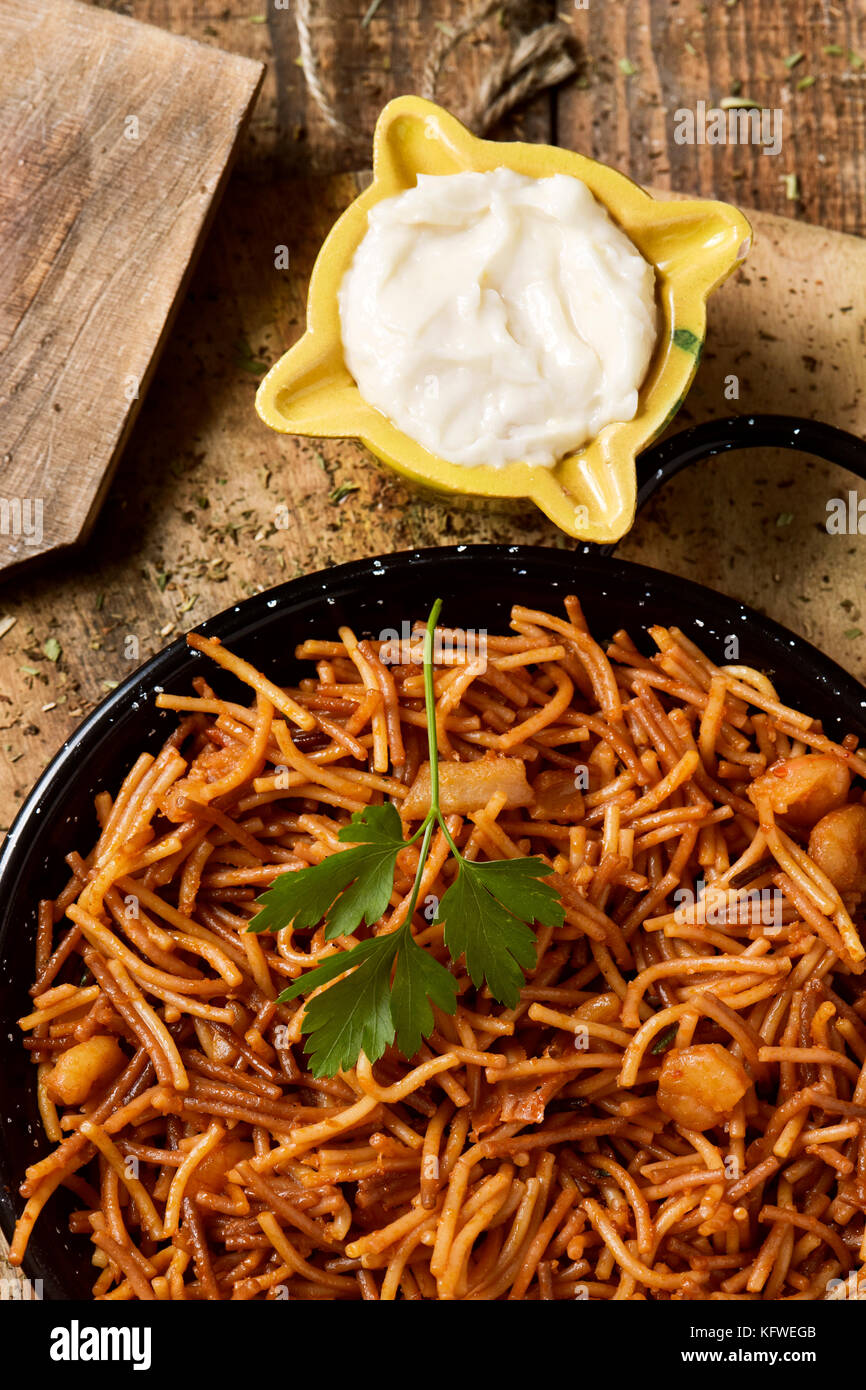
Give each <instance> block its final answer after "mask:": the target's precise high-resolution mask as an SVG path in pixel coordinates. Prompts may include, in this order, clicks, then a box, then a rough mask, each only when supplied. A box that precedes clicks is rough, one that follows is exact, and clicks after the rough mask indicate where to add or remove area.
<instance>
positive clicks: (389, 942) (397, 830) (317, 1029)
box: [248, 599, 564, 1077]
mask: <svg viewBox="0 0 866 1390" xmlns="http://www.w3.org/2000/svg"><path fill="white" fill-rule="evenodd" d="M441 608H442V600H441V599H437V600H436V602H435V603H434V605H433V608H432V610H431V612H430V617H429V618H428V620H427V627H426V631H425V634H424V653H423V668H424V704H425V709H426V714H427V741H428V745H429V753H430V809H429V811H428V812H427V815H426V816H425V818H424V820H423V821H422V823H421V825H420V826H419V827H418V829H417V830H416V832H415V834H414V835H413V836H412V837H411V838H410V839H408V840H404V839H403V826H402V822H401V820H400V816H399V813H398V811H397V808H396V807H395V806H394V805H393V804H391V803H390V802H386V803H385V804H384V805H382V806H366V807H365V808H364V810H363V811H356V812H354V814H353V815H352V818H351V820H350V822H349V824H348V825H344V826H342V827H341V829H340V831H339V833H338V839H340V840H341V841H343V843H344V844H347V845H351V848H347V849H345V850H342V851H340V853H338V854H331V855H329V856H328V857H327V858H326V859H323V860H322V861H321V863H319V864H313V865H311V866H310V867H309V868H308V869H299V870H295V871H292V872H288V873H285V874H280V876H279V878H277V879H276V880H275V882H274V884H273V885H272V887H271V888H269V889H268V891H267V892H266V893H263V894H262V895H261V897H260V898H259V899H258V900H257V901H258V904H259V907H260V911H259V912H258V913H257V915H256V916H255V917H254V918H253V919H252V921H251V922H250V925H249V928H248V930H249V931H252V932H262V931H280V930H281V929H282V928H283V927H287V926H289V925H293V926H294V928H295V929H296V930H300V929H303V928H305V927H306V928H310V927H318V926H319V924H320V923H321V922H322V921H324V922H325V940H326V941H334V940H336V939H337V938H338V937H341V936H347V935H349V934H350V933H352V932H354V931H355V929H356V928H357V927H359V926H360V925H361V924H362V923H364V922H365V923H366V924H367V925H368V926H370V927H372V926H373V925H374V924H375V923H376V922H377V921H378V920H379V919H380V918H381V917H382V916H383V914H384V913H385V911H386V909H387V907H388V903H389V902H390V899H391V893H392V891H393V888H394V874H395V871H396V867H397V856H398V855H399V854H400V852H401V851H402V850H404V849H406V847H407V845H413V844H415V843H416V841H418V840H420V842H421V844H420V848H419V852H418V867H417V870H416V873H415V881H414V884H413V886H412V893H411V896H410V899H409V904H408V910H407V912H406V915H405V917H404V920H403V922H402V924H401V926H400V927H398V928H397V930H396V931H393V932H389V933H387V934H386V935H383V936H372V937H370V938H369V939H368V940H366V941H361V942H359V943H358V944H357V945H356V946H353V947H352V948H351V949H350V950H348V951H338V952H336V953H335V954H334V955H333V956H328V957H327V959H326V960H324V961H322V963H321V964H320V965H316V966H314V967H313V969H311V970H307V971H305V973H304V974H303V975H302V976H301V977H300V979H298V980H295V981H294V983H293V984H291V985H290V986H289V988H288V989H285V990H283V992H282V994H281V995H280V996H279V1000H278V1003H286V1002H288V1001H289V1000H292V999H296V998H297V997H298V996H299V995H301V994H309V993H310V992H311V991H312V990H319V989H321V986H323V985H328V986H329V988H327V989H322V990H321V992H320V993H318V994H316V996H315V998H314V999H311V1000H310V1001H309V1002H308V1003H307V1004H306V1005H305V1007H304V1018H303V1023H302V1030H303V1032H304V1033H305V1034H306V1035H307V1049H306V1050H307V1053H308V1055H309V1058H310V1065H311V1067H312V1070H313V1075H314V1076H317V1077H321V1076H333V1075H334V1074H335V1073H336V1072H337V1071H340V1070H344V1071H345V1070H348V1069H349V1068H350V1067H353V1066H354V1065H355V1063H356V1062H357V1060H358V1057H359V1055H360V1054H361V1052H363V1053H364V1054H365V1055H366V1057H367V1058H368V1060H369V1061H370V1062H375V1061H377V1059H378V1058H379V1057H381V1056H382V1054H383V1052H384V1051H385V1049H386V1047H389V1046H390V1045H391V1044H392V1043H394V1042H396V1045H397V1047H398V1048H399V1050H400V1052H401V1053H402V1054H403V1056H404V1057H406V1058H411V1057H413V1056H414V1055H415V1053H416V1052H417V1051H418V1049H419V1047H420V1046H421V1039H422V1038H427V1037H429V1036H430V1034H431V1033H432V1031H433V1028H434V1017H433V1009H432V1005H433V1004H435V1005H436V1006H437V1008H439V1009H441V1010H442V1012H443V1013H445V1014H453V1013H454V1012H455V1010H456V1007H457V981H456V980H455V978H454V976H453V975H452V974H451V972H450V971H449V970H446V968H445V966H444V965H440V963H439V961H438V960H436V958H435V957H434V956H433V955H431V953H430V952H429V951H427V950H425V949H424V947H423V946H419V945H418V943H417V941H416V940H415V938H414V936H413V935H412V918H413V915H414V913H415V908H416V906H417V904H418V895H419V893H420V890H421V878H422V875H423V872H424V866H425V864H426V861H427V855H428V852H429V850H430V843H431V841H432V838H433V835H434V832H435V830H436V827H437V826H438V827H439V828H440V829H441V831H442V833H443V834H444V836H445V839H446V840H447V842H448V846H449V848H450V850H451V853H452V854H453V856H454V858H455V860H456V861H457V873H456V875H455V877H454V880H453V882H452V883H451V885H450V886H449V888H448V889H447V891H446V892H445V894H444V896H443V898H442V901H441V902H440V904H439V906H438V909H437V911H436V916H435V918H434V925H436V924H442V925H443V927H444V930H443V940H444V943H445V946H446V949H447V951H448V953H449V955H450V957H451V959H452V961H457V960H459V958H460V957H461V956H463V957H464V959H465V961H466V969H467V970H468V972H469V976H470V978H471V980H472V983H473V984H474V985H475V986H476V987H477V988H480V987H481V986H482V985H484V984H486V985H487V987H488V989H489V990H490V993H491V994H492V996H493V998H494V999H496V1000H497V1001H498V1002H499V1003H500V1004H505V1005H506V1006H507V1007H508V1008H514V1006H515V1005H516V1004H517V1002H518V999H519V998H520V990H521V987H522V985H523V982H524V973H523V972H524V971H525V970H531V969H532V967H533V966H534V965H535V961H536V952H535V933H534V931H533V929H532V925H531V924H532V923H535V922H540V923H541V924H542V925H544V926H551V927H559V926H562V923H563V920H564V912H563V907H562V902H561V900H560V897H559V895H558V894H557V892H556V891H555V889H554V888H552V887H551V885H550V884H548V883H545V882H544V879H545V878H546V877H547V876H548V874H550V873H552V869H551V867H550V865H548V864H545V862H544V860H543V859H541V858H539V857H538V856H533V857H532V858H526V859H501V860H499V859H497V860H489V861H484V862H481V863H479V862H477V861H476V860H471V859H465V858H464V857H463V855H462V854H461V853H460V850H459V849H458V848H457V845H456V844H455V842H454V840H453V838H452V836H451V834H450V832H449V830H448V827H447V825H446V824H445V817H444V816H443V814H442V811H441V809H440V805H439V750H438V745H437V739H436V701H435V694H434V688H433V639H434V635H435V631H436V624H437V621H438V618H439V613H440V610H441ZM338 977H342V978H338ZM332 981H335V983H331V982H332Z"/></svg>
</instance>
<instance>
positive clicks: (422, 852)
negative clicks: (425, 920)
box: [399, 818, 434, 931]
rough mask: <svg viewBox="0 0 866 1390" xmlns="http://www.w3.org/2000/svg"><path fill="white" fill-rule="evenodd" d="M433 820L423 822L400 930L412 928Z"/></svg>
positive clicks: (431, 834) (431, 836)
mask: <svg viewBox="0 0 866 1390" xmlns="http://www.w3.org/2000/svg"><path fill="white" fill-rule="evenodd" d="M433 824H434V822H433V820H432V818H431V819H430V820H427V821H425V822H424V839H423V840H422V841H421V848H420V849H419V851H418V868H417V869H416V870H415V882H414V883H413V884H412V896H411V898H410V899H409V909H408V911H407V913H406V917H405V919H404V922H403V926H402V927H401V928H400V929H399V930H401V931H404V930H405V931H411V930H412V917H413V914H414V912H415V908H416V907H417V905H418V894H419V893H420V892H421V877H422V875H423V873H424V865H425V863H426V862H427V853H428V851H429V849H430V841H431V840H432V838H433Z"/></svg>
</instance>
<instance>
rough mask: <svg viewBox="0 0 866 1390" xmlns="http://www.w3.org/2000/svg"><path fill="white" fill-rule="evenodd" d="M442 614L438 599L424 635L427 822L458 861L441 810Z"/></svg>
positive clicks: (455, 847) (457, 853) (440, 603)
mask: <svg viewBox="0 0 866 1390" xmlns="http://www.w3.org/2000/svg"><path fill="white" fill-rule="evenodd" d="M441 611H442V600H441V598H437V600H436V602H435V603H434V604H433V607H432V608H431V609H430V616H429V618H428V619H427V630H426V632H425V633H424V654H423V662H424V708H425V711H426V714H427V748H428V754H429V758H430V810H429V811H428V812H427V820H429V821H430V822H431V824H432V822H433V821H434V820H435V821H438V823H439V825H440V827H441V829H442V834H443V835H444V836H445V839H446V840H447V841H448V844H449V846H450V848H451V851H452V853H453V854H455V855H456V856H457V858H458V859H462V857H463V856H462V855H461V853H460V851H459V849H458V848H457V846H456V845H455V843H454V841H453V839H452V838H451V834H450V832H449V830H448V826H447V825H446V824H445V817H444V816H443V815H442V811H441V808H440V806H439V733H438V730H437V728H436V692H435V690H434V688H433V643H434V639H435V636H436V623H437V622H438V620H439V614H440V612H441ZM425 826H426V821H425Z"/></svg>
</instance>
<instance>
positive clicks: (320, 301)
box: [256, 96, 751, 541]
mask: <svg viewBox="0 0 866 1390" xmlns="http://www.w3.org/2000/svg"><path fill="white" fill-rule="evenodd" d="M503 165H504V166H506V167H507V168H510V169H515V170H517V172H518V173H521V174H527V175H529V176H530V177H532V178H545V177H547V176H548V175H550V174H572V175H575V176H576V177H577V178H580V179H582V180H583V181H584V183H585V184H586V185H587V186H588V187H589V189H590V190H591V191H592V193H593V194H594V196H595V197H596V198H597V199H598V201H599V202H600V203H602V204H603V205H604V206H605V208H606V209H607V211H608V212H609V213H610V215H611V217H612V218H613V219H614V221H615V222H617V223H618V224H619V225H620V227H622V229H623V231H625V232H626V233H627V235H628V236H629V237H630V238H631V240H632V241H633V242H634V244H635V246H637V248H638V250H639V251H640V252H641V254H642V255H643V256H644V257H645V258H646V260H648V261H650V262H651V263H652V265H653V266H654V267H655V271H656V287H657V297H658V307H659V337H658V342H657V344H656V349H655V352H654V354H653V358H652V361H651V363H650V366H649V370H648V372H647V375H646V378H645V380H644V383H643V385H642V387H641V390H640V397H639V402H638V410H637V414H636V415H635V417H634V419H633V420H628V421H626V422H620V423H614V424H611V425H607V426H606V427H605V429H603V430H602V431H601V432H600V434H598V435H597V436H596V437H595V438H594V439H592V440H590V441H589V442H588V443H587V444H585V445H584V446H583V447H582V448H581V449H578V450H577V451H576V452H575V453H573V454H570V455H568V456H567V457H566V458H563V459H561V460H560V462H559V463H558V464H556V465H555V467H553V468H543V467H538V466H533V465H531V464H526V463H508V464H506V465H505V466H504V467H502V468H493V467H489V466H487V465H484V466H479V467H475V468H466V467H464V466H463V465H461V464H454V463H449V462H447V460H445V459H443V458H439V457H438V456H437V455H436V454H432V453H430V452H428V450H427V449H425V448H423V447H422V446H421V445H420V444H418V443H416V441H415V440H413V439H410V438H409V437H408V435H406V434H404V433H403V431H402V430H400V429H398V428H397V427H396V425H393V424H392V423H391V421H390V420H388V419H387V417H386V416H385V415H383V414H382V413H381V411H379V410H377V409H376V408H375V407H374V406H372V405H368V403H367V402H366V401H365V400H364V399H363V397H362V396H361V393H360V392H359V390H358V387H357V386H356V384H355V382H354V379H353V378H352V376H351V375H350V373H349V371H348V368H347V367H346V364H345V362H344V360H343V348H342V342H341V338H340V315H339V308H338V303H337V292H338V289H339V286H340V282H341V281H342V278H343V276H344V274H345V272H346V271H347V270H348V268H349V266H350V264H351V262H352V258H353V256H354V254H355V251H356V249H357V247H358V245H359V243H360V242H361V240H362V238H363V236H364V235H365V233H366V231H367V213H368V211H369V209H370V208H371V207H372V206H373V205H374V203H377V202H379V200H380V199H382V198H390V197H391V196H392V195H393V194H395V193H401V192H403V190H404V189H407V188H412V187H414V184H415V181H416V179H417V176H418V175H419V174H453V173H459V172H460V171H461V170H463V169H477V170H488V169H495V168H499V167H501V166H503ZM373 175H374V177H373V182H372V184H371V185H370V187H369V188H368V189H367V190H366V191H365V192H364V193H363V194H362V195H361V196H360V197H359V198H356V199H355V201H354V202H353V203H352V204H351V205H350V207H348V208H347V209H346V211H345V212H344V213H343V215H342V217H340V219H339V220H338V221H337V223H336V225H335V226H334V227H333V229H332V230H331V232H330V234H329V235H328V237H327V239H326V241H325V243H324V245H323V246H322V249H321V251H320V252H319V255H318V258H317V260H316V264H315V266H314V268H313V274H312V278H311V281H310V292H309V300H308V305H307V331H306V332H305V333H304V335H303V337H302V338H301V339H300V340H299V342H297V343H296V344H295V346H294V347H293V348H291V350H290V351H289V352H287V353H285V354H284V355H283V356H282V357H281V358H280V360H279V361H278V362H277V363H275V365H274V366H273V367H272V368H271V370H270V371H269V372H268V374H267V376H266V377H265V379H264V381H263V382H262V383H261V385H260V387H259V390H258V394H257V396H256V408H257V409H258V412H259V415H260V416H261V418H262V419H263V420H264V422H265V424H267V425H270V426H271V428H272V429H275V430H280V431H282V432H283V433H287V434H302V435H318V436H325V437H334V436H342V437H355V438H358V439H361V440H363V442H364V443H365V444H366V445H367V446H368V448H370V449H372V451H373V453H374V454H376V455H377V456H378V457H379V458H380V459H382V460H383V461H384V462H385V463H387V464H390V466H391V467H392V468H394V469H396V470H397V472H398V473H400V474H402V475H403V477H405V478H408V479H411V480H412V481H413V482H416V483H419V484H422V485H424V486H426V487H428V488H430V487H432V488H434V489H436V490H437V491H439V492H442V493H446V494H451V495H456V496H462V497H464V498H467V497H469V498H471V497H487V498H500V499H505V498H511V499H518V498H531V499H532V501H533V502H535V504H536V505H537V506H538V507H540V508H541V510H542V511H543V512H545V513H546V515H547V516H549V517H550V518H551V520H552V521H555V522H556V524H557V526H560V527H561V528H562V530H563V531H565V532H567V534H568V535H570V536H575V537H578V538H580V539H582V540H592V541H614V540H618V539H619V537H620V536H622V535H623V534H624V533H625V532H626V531H627V530H628V528H629V527H630V526H631V524H632V521H633V520H634V507H635V492H636V483H635V456H636V455H637V454H638V453H639V452H640V450H641V449H643V448H644V447H645V446H646V445H647V444H648V443H649V442H650V441H651V440H652V439H653V438H654V437H655V436H656V435H657V434H658V433H659V432H660V430H662V429H663V428H664V426H665V425H666V424H667V422H668V421H669V420H670V418H671V416H672V415H673V414H674V413H675V411H676V410H677V408H678V407H679V405H680V403H681V402H682V400H683V397H684V396H685V394H686V392H687V390H688V388H689V386H690V385H691V381H692V378H693V377H694V374H695V370H696V368H697V365H698V361H699V359H700V355H701V349H702V347H703V342H704V333H705V329H706V317H707V316H706V301H707V296H708V295H709V293H710V291H711V290H713V289H715V287H716V286H717V285H719V284H721V282H722V281H723V280H724V279H726V277H727V276H728V275H730V273H731V271H732V270H734V269H735V268H736V267H737V265H739V263H740V262H741V261H742V260H743V258H744V257H745V256H746V254H747V252H748V249H749V244H750V240H751V228H750V226H749V223H748V222H747V221H746V219H745V217H744V216H743V214H742V213H741V212H739V211H738V210H737V209H736V208H733V207H730V206H729V205H728V204H727V203H715V202H696V201H680V202H661V201H659V200H657V199H655V198H652V197H650V195H649V194H648V193H645V192H644V191H643V189H642V188H639V187H638V186H637V184H635V183H632V181H631V180H630V179H628V178H626V177H625V175H624V174H620V173H618V172H617V171H616V170H615V169H610V168H608V167H607V166H606V165H604V164H599V163H597V162H596V161H595V160H593V159H587V158H586V157H585V156H584V155H580V154H573V153H572V152H571V151H569V150H561V149H556V148H555V147H553V146H549V145H527V144H503V143H498V142H494V141H489V140H478V139H476V137H475V136H474V135H471V134H470V133H469V131H468V130H466V129H465V128H464V127H463V126H462V125H461V124H460V123H459V121H456V120H455V119H454V117H453V116H450V115H448V113H447V112H446V111H443V110H442V109H441V108H440V107H438V106H435V105H434V104H433V103H432V102H429V101H423V100H422V99H421V98H420V97H412V96H407V97H398V98H397V99H396V100H395V101H392V102H390V103H389V104H388V105H387V106H386V107H385V109H384V111H383V112H382V114H381V116H380V117H379V120H378V123H377V125H376V134H375V140H374V150H373Z"/></svg>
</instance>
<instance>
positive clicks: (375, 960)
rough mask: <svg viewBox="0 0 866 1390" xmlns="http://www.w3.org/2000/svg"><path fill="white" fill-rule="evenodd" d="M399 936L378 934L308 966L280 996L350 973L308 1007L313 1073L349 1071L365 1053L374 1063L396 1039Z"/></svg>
mask: <svg viewBox="0 0 866 1390" xmlns="http://www.w3.org/2000/svg"><path fill="white" fill-rule="evenodd" d="M399 935H400V933H399V932H394V933H392V934H391V935H390V936H373V937H371V938H370V939H369V941H362V942H361V943H360V945H359V946H353V948H352V950H351V951H341V952H340V954H339V955H336V956H333V957H331V958H330V959H329V960H327V961H324V962H323V963H322V965H320V966H317V967H316V969H315V970H308V971H307V972H306V974H304V975H302V976H301V978H300V979H299V980H296V981H295V982H294V984H293V985H290V986H289V988H288V989H284V990H283V992H282V994H281V995H280V996H279V1000H278V1003H286V1002H287V1001H288V1000H290V999H294V998H296V997H297V995H299V994H306V993H307V991H308V990H311V989H316V988H317V987H318V986H319V985H320V984H325V983H326V981H327V979H329V978H330V979H333V978H334V976H335V975H339V974H342V973H343V972H344V971H346V970H350V971H351V974H349V975H346V977H345V978H344V979H342V980H338V981H337V983H336V984H335V985H331V987H330V989H327V990H325V991H323V993H322V994H317V995H316V997H315V999H311V1000H310V1002H309V1004H306V1005H305V1006H304V1032H305V1033H306V1034H308V1039H307V1047H306V1052H307V1055H308V1056H309V1059H310V1066H311V1068H312V1072H313V1075H314V1076H334V1075H335V1074H336V1073H337V1072H338V1071H341V1070H342V1071H347V1070H348V1069H349V1068H350V1067H353V1066H354V1065H355V1063H356V1062H357V1060H358V1056H359V1054H360V1053H361V1052H365V1053H366V1055H367V1057H368V1058H369V1060H370V1061H371V1062H375V1061H376V1060H377V1058H379V1057H381V1056H382V1053H383V1052H384V1051H385V1048H386V1047H388V1045H389V1044H390V1043H392V1042H393V1041H394V1020H393V1019H392V1017H391V988H390V984H391V967H392V965H393V964H394V957H395V955H396V954H397V949H398V946H399V939H398V938H399ZM419 949H420V948H419Z"/></svg>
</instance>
